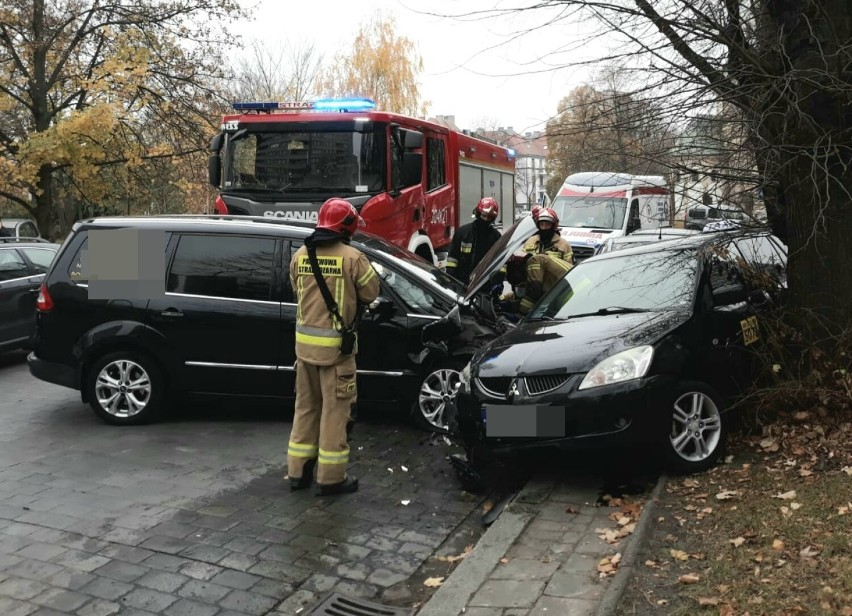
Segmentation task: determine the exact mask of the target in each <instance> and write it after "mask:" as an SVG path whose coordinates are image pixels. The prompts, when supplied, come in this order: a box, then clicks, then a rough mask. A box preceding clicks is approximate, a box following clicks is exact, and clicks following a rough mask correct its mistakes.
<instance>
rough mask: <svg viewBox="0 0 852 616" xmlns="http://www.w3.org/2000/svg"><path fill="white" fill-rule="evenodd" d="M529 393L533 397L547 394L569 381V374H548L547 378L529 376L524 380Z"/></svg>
mask: <svg viewBox="0 0 852 616" xmlns="http://www.w3.org/2000/svg"><path fill="white" fill-rule="evenodd" d="M524 381H525V383H526V386H527V391H528V392H529V393H530V395H532V396H538V395H541V394H546V393H547V392H549V391H553V390H554V389H556V388H557V387H562V385H564V384H565V383H566V381H568V375H567V374H548V375H546V376H528V377H526V378H525V379H524Z"/></svg>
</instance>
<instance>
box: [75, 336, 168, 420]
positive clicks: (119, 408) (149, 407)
mask: <svg viewBox="0 0 852 616" xmlns="http://www.w3.org/2000/svg"><path fill="white" fill-rule="evenodd" d="M165 384H166V382H165V378H164V377H163V372H162V370H161V369H160V366H159V365H158V364H157V362H155V361H154V360H153V359H151V358H150V357H149V356H148V355H145V354H143V353H139V352H137V351H129V350H128V351H116V352H112V353H107V354H106V355H103V356H102V357H99V358H98V359H97V360H95V361H94V362H93V363H92V365H91V366H90V368H89V370H88V372H87V374H86V390H87V391H86V393H87V395H88V399H89V405H90V406H91V407H92V410H93V411H94V412H95V415H97V416H98V417H99V418H101V419H102V420H103V421H105V422H106V423H108V424H112V425H116V426H132V425H141V424H145V423H150V422H152V421H154V420H156V419H158V418H159V417H160V416H161V415H162V413H163V410H164V407H165V399H166V395H165V393H166V392H165Z"/></svg>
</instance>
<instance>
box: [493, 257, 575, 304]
mask: <svg viewBox="0 0 852 616" xmlns="http://www.w3.org/2000/svg"><path fill="white" fill-rule="evenodd" d="M572 267H574V266H573V265H571V264H569V263H566V262H565V261H563V260H562V259H560V258H558V257H557V256H555V255H554V254H549V253H538V254H533V253H531V252H527V251H526V250H519V251H518V252H516V253H515V254H513V255H512V256H511V257H510V258H509V262H508V263H507V264H506V280H507V281H508V282H509V284H511V285H512V291H511V292H509V293H506V294H505V295H503V296H501V297H500V300H501V301H503V302H505V304H504V305H505V306H506V307H507V308H509V309H511V310H512V311H513V312H518V313H520V314H527V313H528V312H529V311H530V310H531V309H532V307H533V306H534V305H535V303H536V302H537V301H538V300H539V299H540V298H541V297H542V296H543V295H544V294H545V293H547V292H548V291H550V289H552V288H553V287H554V286H555V285H556V283H557V282H559V281H560V280H561V279H562V277H563V276H565V274H567V273H568V272H569V271H570V270H571V268H572Z"/></svg>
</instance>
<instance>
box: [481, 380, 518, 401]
mask: <svg viewBox="0 0 852 616" xmlns="http://www.w3.org/2000/svg"><path fill="white" fill-rule="evenodd" d="M513 378H514V377H511V376H495V377H485V378H480V379H476V384H477V385H478V386H479V389H481V390H482V391H483V392H485V393H486V394H488V395H489V396H492V397H494V398H505V397H506V394H508V393H509V388H510V387H511V386H512V379H513Z"/></svg>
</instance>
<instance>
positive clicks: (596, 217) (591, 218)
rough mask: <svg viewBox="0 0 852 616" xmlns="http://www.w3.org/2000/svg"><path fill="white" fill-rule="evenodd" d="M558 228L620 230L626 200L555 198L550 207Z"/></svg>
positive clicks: (614, 198)
mask: <svg viewBox="0 0 852 616" xmlns="http://www.w3.org/2000/svg"><path fill="white" fill-rule="evenodd" d="M550 207H552V208H553V209H554V210H555V211H556V215H557V216H559V226H560V227H580V228H585V229H621V227H622V225H623V223H624V214H625V212H626V211H627V199H625V198H619V197H566V196H560V197H556V199H555V200H554V201H553V205H551V206H550Z"/></svg>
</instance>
